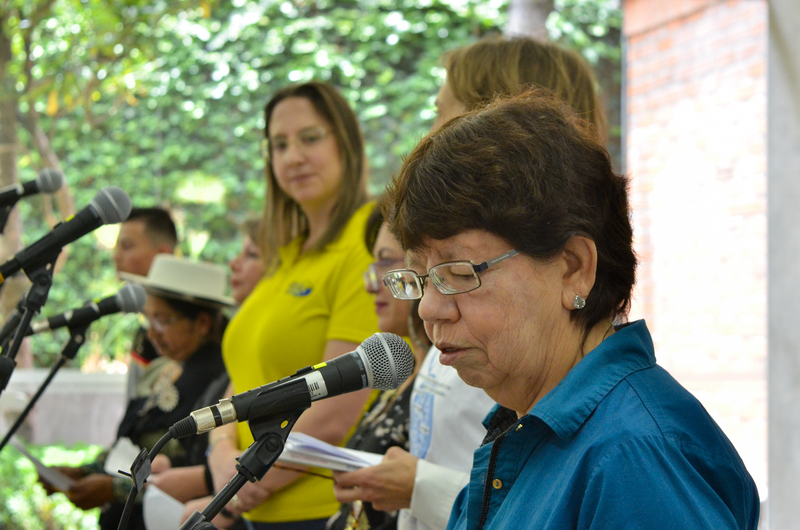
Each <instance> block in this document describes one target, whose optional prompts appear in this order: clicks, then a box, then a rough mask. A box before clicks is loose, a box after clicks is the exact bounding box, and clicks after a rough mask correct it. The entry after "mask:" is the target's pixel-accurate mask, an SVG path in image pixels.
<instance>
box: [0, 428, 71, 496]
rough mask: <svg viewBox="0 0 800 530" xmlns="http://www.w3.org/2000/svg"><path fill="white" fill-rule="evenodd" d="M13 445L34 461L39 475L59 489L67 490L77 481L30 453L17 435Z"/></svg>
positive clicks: (12, 441) (13, 439)
mask: <svg viewBox="0 0 800 530" xmlns="http://www.w3.org/2000/svg"><path fill="white" fill-rule="evenodd" d="M11 445H13V446H14V447H15V448H16V449H17V451H19V452H20V453H22V454H23V456H25V458H27V459H28V460H30V461H31V462H33V465H34V467H36V471H37V472H38V473H39V476H41V477H42V478H43V479H44V480H46V481H47V482H49V483H50V484H51V485H52V486H53V487H54V488H55V489H57V490H59V491H67V490H69V488H70V487H71V486H72V485H73V484H74V483H75V481H74V480H72V479H71V478H69V477H68V476H66V475H65V474H64V473H62V472H60V471H57V470H56V469H53V468H51V467H48V466H46V465H44V464H43V463H42V461H41V460H39V459H38V458H36V457H35V456H33V455H32V454H30V453H29V452H28V451H27V450H26V449H25V446H24V445H22V444H21V443H20V441H19V440H17V438H16V436H14V437H12V438H11Z"/></svg>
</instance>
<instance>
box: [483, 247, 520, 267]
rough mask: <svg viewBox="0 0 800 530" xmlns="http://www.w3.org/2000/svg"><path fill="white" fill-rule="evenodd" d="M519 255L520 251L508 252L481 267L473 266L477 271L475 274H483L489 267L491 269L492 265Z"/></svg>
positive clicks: (485, 262)
mask: <svg viewBox="0 0 800 530" xmlns="http://www.w3.org/2000/svg"><path fill="white" fill-rule="evenodd" d="M517 254H519V251H518V250H515V249H511V250H509V251H508V252H506V253H505V254H501V255H500V256H497V257H496V258H494V259H491V260H489V261H484V262H483V263H481V264H480V265H473V266H472V267H473V268H474V269H475V272H483V271H485V270H486V269H488V268H489V267H491V266H492V265H495V264H497V263H500V262H501V261H503V260H504V259H508V258H510V257H512V256H516V255H517Z"/></svg>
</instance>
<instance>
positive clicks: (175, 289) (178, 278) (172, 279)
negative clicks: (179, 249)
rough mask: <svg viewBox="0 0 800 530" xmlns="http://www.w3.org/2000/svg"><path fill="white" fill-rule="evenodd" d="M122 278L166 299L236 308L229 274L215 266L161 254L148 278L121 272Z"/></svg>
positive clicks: (222, 268) (156, 258)
mask: <svg viewBox="0 0 800 530" xmlns="http://www.w3.org/2000/svg"><path fill="white" fill-rule="evenodd" d="M119 277H120V278H121V279H123V280H127V281H129V282H135V283H138V284H141V285H142V287H144V288H145V290H146V291H147V292H148V293H150V294H153V295H156V296H162V297H164V298H176V299H178V300H186V301H187V302H192V303H195V304H199V305H205V306H211V307H216V308H221V307H223V306H235V305H236V301H235V300H234V299H233V298H230V297H228V296H225V289H226V288H227V286H228V272H227V270H226V269H225V267H223V266H221V265H217V264H215V263H208V262H201V261H192V260H189V259H186V258H179V257H177V256H173V255H172V254H157V255H156V257H155V258H153V263H152V264H151V265H150V271H149V272H148V273H147V276H139V275H138V274H128V273H125V272H121V273H120V274H119Z"/></svg>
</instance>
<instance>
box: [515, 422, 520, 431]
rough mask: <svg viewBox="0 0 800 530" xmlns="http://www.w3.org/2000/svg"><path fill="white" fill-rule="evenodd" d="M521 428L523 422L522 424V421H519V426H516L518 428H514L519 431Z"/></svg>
mask: <svg viewBox="0 0 800 530" xmlns="http://www.w3.org/2000/svg"><path fill="white" fill-rule="evenodd" d="M521 428H522V424H521V423H517V428H516V429H514V430H515V431H518V430H520V429H521Z"/></svg>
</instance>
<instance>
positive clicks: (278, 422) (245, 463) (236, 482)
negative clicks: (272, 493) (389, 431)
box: [180, 378, 311, 530]
mask: <svg viewBox="0 0 800 530" xmlns="http://www.w3.org/2000/svg"><path fill="white" fill-rule="evenodd" d="M281 394H282V395H281V396H276V395H275V393H274V392H273V393H272V394H270V395H269V403H268V404H264V405H262V404H260V403H259V402H258V401H256V402H254V404H253V406H252V407H251V408H250V410H259V409H260V408H261V406H263V407H264V408H263V413H262V411H261V410H259V414H258V416H257V417H254V418H250V420H248V422H247V423H248V425H249V426H250V432H252V433H253V439H254V440H255V441H254V442H253V443H252V444H251V445H250V447H248V448H247V449H245V451H244V452H243V453H242V454H241V455H239V457H238V458H237V459H236V461H237V462H238V463H237V464H236V471H237V474H236V475H234V476H233V478H232V479H231V480H230V481H229V482H228V484H226V485H225V487H223V488H222V489H221V490H220V491H219V492H218V493H217V494H216V495H215V496H214V499H213V500H212V501H211V502H210V503H209V504H208V506H206V507H205V509H204V510H203V513H199V512H194V513H193V514H192V515H191V516H190V517H189V518H188V519H187V520H186V521H185V522H184V523H183V524H182V525H181V527H180V530H192V529H195V528H196V529H198V530H199V529H201V528H202V529H213V528H216V527H215V526H214V525H213V524H212V523H211V520H212V519H214V517H215V516H216V515H217V514H218V513H219V511H220V510H221V509H222V508H224V507H225V505H226V504H228V502H229V501H230V500H231V499H232V498H233V496H234V495H236V492H237V491H239V489H241V487H242V486H244V484H245V482H247V481H250V482H256V481H258V480H261V479H262V478H264V475H266V474H267V471H269V470H270V468H271V467H272V465H273V464H274V463H275V461H276V460H277V459H278V457H279V456H280V454H281V453H282V452H283V447H284V445H285V444H286V439H287V438H288V437H289V433H290V432H291V430H292V427H294V424H295V422H296V421H297V419H298V418H299V417H300V415H301V414H302V413H303V412H304V411H305V410H306V409H307V408H309V407H310V406H311V393H310V392H309V390H308V384H307V383H306V381H305V379H302V378H300V379H298V380H297V381H293V382H292V383H290V384H287V385H286V386H285V389H284V390H281Z"/></svg>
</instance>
